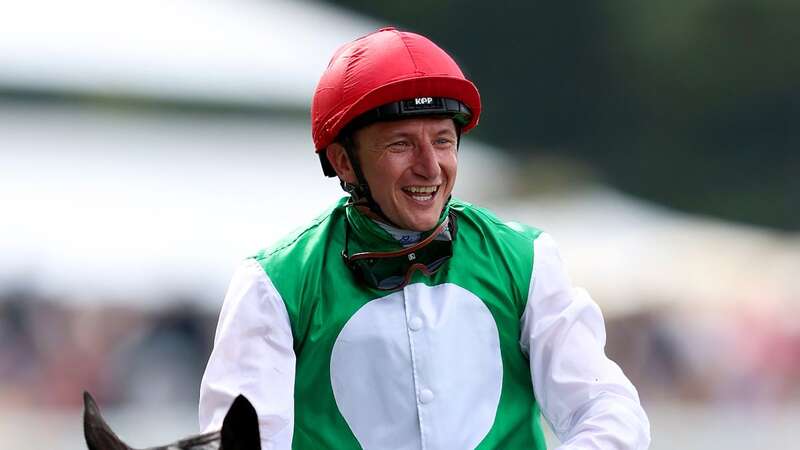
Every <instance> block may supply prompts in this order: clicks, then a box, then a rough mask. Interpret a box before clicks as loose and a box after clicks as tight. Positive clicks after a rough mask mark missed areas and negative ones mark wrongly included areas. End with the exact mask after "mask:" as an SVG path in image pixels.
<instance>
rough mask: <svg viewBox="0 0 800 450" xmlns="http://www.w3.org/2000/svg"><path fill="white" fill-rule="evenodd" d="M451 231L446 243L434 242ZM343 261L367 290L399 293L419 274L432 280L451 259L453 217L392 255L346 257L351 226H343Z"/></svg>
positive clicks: (371, 253)
mask: <svg viewBox="0 0 800 450" xmlns="http://www.w3.org/2000/svg"><path fill="white" fill-rule="evenodd" d="M448 226H449V231H450V237H449V239H437V237H439V236H440V235H441V234H442V233H443V232H445V231H446V230H447V229H448ZM344 236H345V237H344V249H343V250H342V258H343V259H344V262H345V264H346V265H347V267H349V268H350V270H352V271H353V273H354V274H355V276H356V278H357V279H359V280H360V281H361V282H363V283H365V284H366V285H367V286H369V287H372V288H375V289H378V290H381V291H394V290H397V289H402V288H403V287H404V286H405V285H407V284H408V283H409V281H411V276H412V275H413V274H414V272H415V271H417V270H419V271H420V272H422V273H424V274H425V275H427V276H431V275H433V274H434V273H436V272H437V271H438V270H439V269H441V268H442V267H443V266H444V264H445V263H446V262H447V260H449V259H450V258H451V257H452V256H453V240H454V239H455V237H456V216H455V214H454V213H453V212H450V213H449V214H448V215H447V218H446V219H445V220H443V221H442V223H441V224H439V226H438V227H436V229H435V230H433V232H432V233H431V234H430V235H429V236H428V237H426V238H425V239H423V240H421V241H419V242H418V243H416V244H414V245H411V246H409V247H406V248H403V249H401V250H397V251H393V252H360V253H354V254H352V255H348V254H347V247H348V243H349V241H350V225H349V223H346V224H345V235H344Z"/></svg>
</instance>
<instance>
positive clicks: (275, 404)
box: [200, 28, 650, 449]
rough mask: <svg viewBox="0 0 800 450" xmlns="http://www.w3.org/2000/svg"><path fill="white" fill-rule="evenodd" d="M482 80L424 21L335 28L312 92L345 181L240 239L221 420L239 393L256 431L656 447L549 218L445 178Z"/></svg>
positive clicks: (219, 398) (473, 117)
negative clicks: (335, 45) (305, 213)
mask: <svg viewBox="0 0 800 450" xmlns="http://www.w3.org/2000/svg"><path fill="white" fill-rule="evenodd" d="M480 114H481V101H480V96H479V94H478V90H477V88H476V87H475V85H474V84H473V83H472V82H470V81H469V80H468V79H467V78H466V77H465V76H464V74H463V73H462V71H461V69H460V68H459V66H458V65H457V64H456V63H455V62H454V61H453V59H452V58H451V57H450V56H449V55H448V54H447V53H446V52H445V51H443V50H442V49H441V48H439V47H438V46H437V45H436V44H434V43H433V42H431V41H430V40H428V39H427V38H425V37H423V36H420V35H418V34H414V33H408V32H403V31H398V30H396V29H394V28H384V29H381V30H378V31H376V32H374V33H372V34H369V35H367V36H364V37H362V38H359V39H357V40H355V41H353V42H351V43H348V44H346V45H344V46H343V47H341V48H340V49H339V50H338V51H337V52H336V53H335V54H334V55H333V58H332V59H331V61H330V64H329V65H328V68H327V69H326V70H325V72H324V73H323V74H322V77H321V79H320V81H319V84H318V86H317V89H316V92H315V94H314V98H313V104H312V109H311V115H312V137H313V140H314V145H315V149H316V153H317V154H318V155H319V159H320V161H321V164H322V170H323V172H324V173H325V174H326V175H328V176H336V177H338V178H339V180H340V183H341V186H342V187H343V188H344V190H345V191H346V192H347V193H348V194H349V196H346V197H344V198H342V199H341V200H340V201H339V202H337V203H336V204H335V205H333V206H332V207H331V208H330V209H329V210H328V211H326V212H324V213H323V214H321V215H320V216H319V217H318V218H317V219H315V220H314V221H312V222H311V223H310V224H308V225H307V226H306V227H303V228H302V229H301V230H299V231H297V232H295V233H293V234H292V235H290V236H287V237H286V238H285V239H282V240H281V241H280V242H278V243H276V244H275V245H273V246H272V247H271V248H269V249H265V250H262V251H259V252H258V253H257V254H255V255H254V256H253V257H251V258H248V259H246V260H245V261H244V262H243V263H242V264H241V266H240V267H239V268H238V269H237V271H236V273H235V274H234V276H233V280H232V281H231V284H230V287H229V290H228V293H227V295H226V297H225V301H224V304H223V307H222V311H221V313H220V318H219V324H218V327H217V332H216V336H215V340H214V349H213V351H212V354H211V357H210V359H209V362H208V366H207V368H206V371H205V374H204V376H203V381H202V385H201V392H200V424H201V428H203V429H204V430H214V429H218V428H219V427H220V426H221V421H222V419H223V417H224V414H225V412H226V411H227V408H228V406H229V405H230V404H231V402H232V401H233V399H234V398H235V397H236V396H237V395H238V394H240V393H241V394H244V395H245V396H247V397H248V398H249V399H250V400H251V402H252V403H253V405H254V407H255V409H256V411H257V412H258V417H259V424H260V433H261V434H260V436H261V440H262V447H263V448H265V449H266V448H275V449H289V448H294V449H321V448H336V449H346V448H367V449H371V448H375V449H382V448H392V449H398V448H401V449H462V448H463V449H466V448H508V449H522V448H531V449H544V448H545V440H544V437H543V433H542V428H541V425H540V424H541V420H540V415H544V417H545V419H546V420H547V422H548V423H549V425H550V426H551V428H552V429H553V431H554V433H555V434H556V436H557V437H558V438H559V439H560V440H561V442H562V447H560V448H563V449H610V448H614V449H644V448H647V447H648V446H649V442H650V427H649V422H648V419H647V416H646V414H645V412H644V410H643V409H642V407H641V405H640V402H639V397H638V394H637V392H636V389H635V388H634V386H633V385H632V384H631V383H630V381H629V380H628V379H627V378H626V377H625V375H624V374H623V372H622V371H621V370H620V368H619V367H618V366H617V365H616V364H615V363H614V362H613V361H611V360H610V359H608V358H607V357H606V355H605V353H604V345H605V326H604V323H603V318H602V315H601V313H600V309H599V308H598V307H597V305H596V304H595V303H594V301H592V299H591V298H590V297H589V295H588V294H587V293H586V292H585V291H584V290H582V289H576V288H573V287H572V285H571V283H570V281H569V279H568V277H567V275H566V273H565V270H564V267H563V264H562V262H561V258H560V256H559V253H558V248H557V246H556V244H555V242H554V240H553V238H552V237H551V236H550V235H548V234H547V233H543V232H541V231H539V230H537V229H535V228H531V227H529V226H526V225H523V224H519V223H515V222H504V221H502V220H500V219H499V218H497V217H495V216H494V215H493V214H492V213H491V212H489V211H487V210H485V209H482V208H479V207H476V206H474V205H472V204H470V203H468V202H466V201H462V200H459V199H456V198H453V197H452V196H451V193H452V191H453V187H454V185H455V181H456V174H457V169H458V147H459V142H460V140H461V137H462V134H463V133H466V132H468V131H469V130H470V129H472V128H473V127H475V126H476V125H477V124H478V120H479V118H480Z"/></svg>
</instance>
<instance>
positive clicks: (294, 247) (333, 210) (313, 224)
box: [251, 198, 346, 267]
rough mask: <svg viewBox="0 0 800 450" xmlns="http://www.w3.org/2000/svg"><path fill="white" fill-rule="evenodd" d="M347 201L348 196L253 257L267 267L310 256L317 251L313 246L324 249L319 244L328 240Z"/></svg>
mask: <svg viewBox="0 0 800 450" xmlns="http://www.w3.org/2000/svg"><path fill="white" fill-rule="evenodd" d="M345 201H346V198H342V199H340V200H339V201H337V202H336V203H335V204H333V205H332V206H330V207H329V208H328V209H326V210H325V211H324V212H323V213H322V214H320V215H318V216H317V217H316V218H314V219H313V220H311V221H310V222H308V223H307V224H305V225H303V226H300V227H298V228H296V229H295V230H294V231H292V232H290V233H289V234H287V235H286V236H284V237H282V238H281V239H279V240H278V241H276V242H275V243H273V244H272V245H270V246H269V247H266V248H263V249H261V250H259V251H258V252H257V253H256V254H255V255H252V256H251V258H253V259H255V260H256V261H258V262H259V263H260V264H261V265H262V266H264V267H266V265H267V264H269V263H270V262H277V261H283V260H286V259H293V258H294V257H298V256H301V255H302V256H306V257H307V256H310V255H312V254H314V253H316V252H313V251H312V252H309V249H312V248H314V249H317V250H322V248H321V246H320V245H319V244H320V243H321V242H325V241H327V238H326V237H325V235H327V234H328V233H330V230H331V228H332V226H333V224H334V223H335V222H336V221H337V218H338V217H340V216H342V215H343V214H344V203H345Z"/></svg>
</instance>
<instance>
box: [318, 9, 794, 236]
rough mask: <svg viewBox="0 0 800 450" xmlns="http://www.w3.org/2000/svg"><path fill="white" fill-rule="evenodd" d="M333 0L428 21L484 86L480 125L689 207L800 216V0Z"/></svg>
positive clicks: (740, 216) (768, 217)
mask: <svg viewBox="0 0 800 450" xmlns="http://www.w3.org/2000/svg"><path fill="white" fill-rule="evenodd" d="M331 3H334V4H337V5H341V6H345V7H347V8H351V9H352V10H353V11H358V12H360V13H364V14H368V15H371V16H374V17H377V18H379V19H380V20H382V21H383V22H386V23H389V24H395V25H397V26H398V27H402V28H406V29H409V30H412V31H417V32H420V33H422V34H425V35H427V36H430V37H431V38H432V39H433V40H434V41H436V42H438V43H440V44H441V45H442V46H443V47H444V48H446V49H448V50H450V51H452V53H453V54H455V55H456V57H457V59H458V61H459V62H460V63H461V64H462V68H463V69H464V70H465V72H467V75H468V76H469V77H471V78H472V79H473V80H474V81H475V82H476V84H477V85H478V86H479V88H480V91H481V96H482V100H483V102H484V107H485V114H484V115H483V116H482V119H481V126H480V127H479V128H478V129H477V130H476V132H475V135H476V136H478V137H480V138H481V139H484V140H487V141H490V142H493V143H497V144H499V145H500V146H501V147H502V148H504V149H506V150H507V151H509V152H512V153H513V154H514V155H515V156H518V157H523V158H524V157H526V156H529V155H533V154H537V155H551V156H554V157H558V158H572V159H575V160H578V161H581V162H583V163H585V164H587V165H588V166H590V167H591V168H592V169H593V171H594V173H595V175H596V176H597V177H599V178H601V179H602V180H603V181H605V182H607V183H610V184H612V185H613V186H615V187H618V188H620V189H622V190H624V191H626V192H630V193H632V194H634V195H636V196H640V197H642V198H646V199H649V200H653V201H656V202H659V203H662V204H665V205H669V206H671V207H674V208H678V209H681V210H686V211H692V212H697V213H704V214H710V215H715V216H719V217H723V218H726V219H731V220H736V221H741V222H748V223H753V224H760V225H768V226H770V227H775V228H780V229H786V230H798V229H800V201H799V200H798V199H799V198H800V157H798V151H800V52H798V51H797V48H796V46H797V43H798V42H800V27H798V25H797V24H798V18H800V3H798V2H796V1H792V0H764V1H760V0H676V1H671V2H642V1H635V0H621V1H613V2H585V1H579V0H565V1H524V2H522V1H520V2H503V3H498V2H485V1H478V0H472V1H470V0H467V1H455V0H450V1H432V2H372V1H368V0H333V1H331Z"/></svg>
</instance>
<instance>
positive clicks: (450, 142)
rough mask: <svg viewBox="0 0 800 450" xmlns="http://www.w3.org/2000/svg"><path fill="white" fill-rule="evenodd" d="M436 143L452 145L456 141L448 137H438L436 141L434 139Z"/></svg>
mask: <svg viewBox="0 0 800 450" xmlns="http://www.w3.org/2000/svg"><path fill="white" fill-rule="evenodd" d="M434 143H435V144H436V145H439V146H444V145H452V144H454V143H455V142H453V140H452V139H448V138H439V139H437V140H436V141H434Z"/></svg>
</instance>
